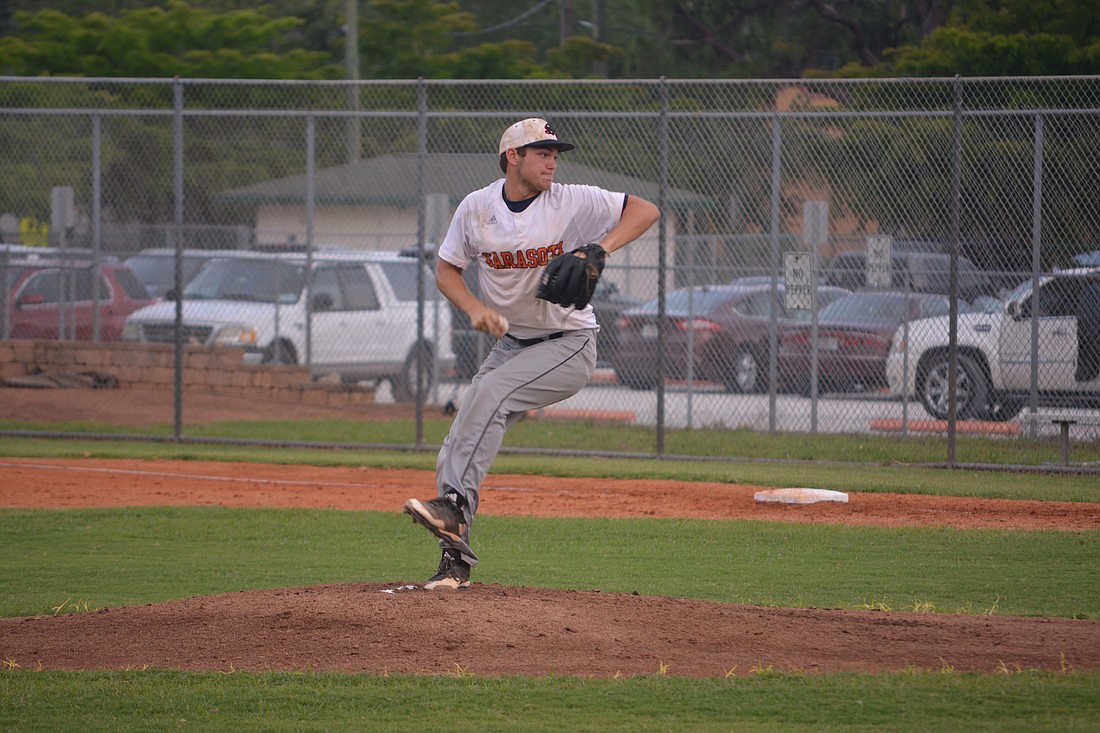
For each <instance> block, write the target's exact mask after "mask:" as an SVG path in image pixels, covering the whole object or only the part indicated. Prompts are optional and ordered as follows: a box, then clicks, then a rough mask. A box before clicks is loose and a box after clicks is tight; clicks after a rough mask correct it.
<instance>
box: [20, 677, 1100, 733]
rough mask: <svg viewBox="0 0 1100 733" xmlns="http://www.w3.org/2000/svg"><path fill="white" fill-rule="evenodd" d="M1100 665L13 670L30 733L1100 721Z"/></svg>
mask: <svg viewBox="0 0 1100 733" xmlns="http://www.w3.org/2000/svg"><path fill="white" fill-rule="evenodd" d="M1098 684H1100V675H1098V674H1092V673H1090V674H1082V673H1074V674H1056V673H1038V672H1024V673H1013V674H1004V675H972V674H965V675H964V674H939V673H917V672H898V673H891V674H882V675H859V674H837V675H788V674H776V673H767V672H766V673H761V674H757V675H748V676H738V677H730V678H724V679H704V680H690V679H682V678H674V677H659V676H653V677H635V678H630V679H621V680H588V679H576V678H556V677H544V678H536V679H530V678H518V677H516V678H511V677H509V678H484V677H470V676H448V677H429V678H425V677H407V676H391V677H377V676H370V675H336V674H319V673H308V672H307V673H301V674H275V673H267V674H244V673H233V674H186V673H182V672H165V671H156V672H134V671H131V672H112V673H102V672H94V673H80V674H75V673H61V672H37V673H33V674H13V673H0V729H3V730H12V731H15V730H19V731H35V730H49V731H68V730H80V731H88V730H93V731H99V730H102V731H107V730H110V731H153V732H156V733H160V732H161V731H166V730H187V731H218V732H221V731H228V730H246V731H252V730H264V731H435V730H447V731H456V732H457V733H465V732H466V731H469V732H471V733H475V732H492V731H524V732H525V733H526V732H528V731H529V732H530V733H541V732H542V731H546V732H547V733H561V731H577V732H578V733H581V732H587V731H591V732H593V733H605V732H607V731H629V732H630V733H635V732H637V731H688V730H690V731H730V730H737V731H749V732H750V733H757V732H759V733H764V732H772V731H796V732H797V731H807V732H809V731H813V732H815V733H816V732H817V731H876V732H877V731H933V730H944V731H946V730H953V731H954V730H965V731H979V732H980V731H1005V730H1026V731H1066V730H1097V725H1098V721H1100V696H1098V695H1097V694H1096V690H1097V687H1098Z"/></svg>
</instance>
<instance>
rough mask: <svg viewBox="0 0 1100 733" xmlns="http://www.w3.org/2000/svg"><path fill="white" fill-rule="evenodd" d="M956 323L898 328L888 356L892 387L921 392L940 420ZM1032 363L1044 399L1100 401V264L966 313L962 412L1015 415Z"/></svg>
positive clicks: (959, 388) (942, 319)
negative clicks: (951, 332) (989, 308)
mask: <svg viewBox="0 0 1100 733" xmlns="http://www.w3.org/2000/svg"><path fill="white" fill-rule="evenodd" d="M1036 304H1037V309H1036ZM1033 312H1034V313H1035V316H1036V317H1035V318H1034V319H1033V318H1032V314H1033ZM949 324H950V320H949V317H947V316H939V317H935V318H924V319H921V320H917V321H912V322H910V323H909V328H908V332H906V331H905V329H904V328H902V329H898V332H897V333H896V334H895V336H894V340H893V344H892V345H891V347H890V354H889V356H888V358H887V361H886V374H887V379H888V380H889V385H890V393H891V394H893V395H895V396H900V395H903V394H905V395H916V396H917V397H919V398H920V401H921V402H922V403H923V405H924V407H925V409H926V410H927V411H928V413H929V414H930V415H931V416H932V417H934V418H936V419H940V420H942V419H945V418H946V417H947V412H948V396H949V386H950V382H949V380H948V369H949V363H950V362H949V353H948V327H949ZM1033 328H1034V329H1035V333H1036V336H1037V349H1036V352H1035V353H1036V354H1037V356H1036V357H1035V358H1033V352H1032V331H1033ZM1033 366H1034V371H1035V376H1036V380H1037V386H1038V393H1039V396H1040V400H1041V402H1042V403H1043V404H1044V405H1047V406H1059V407H1094V406H1097V405H1100V269H1097V268H1091V269H1075V270H1061V271H1054V272H1052V273H1045V274H1043V275H1042V276H1040V278H1039V290H1038V298H1036V297H1034V293H1032V281H1031V280H1030V279H1028V280H1025V281H1024V282H1023V283H1021V284H1020V285H1019V286H1018V287H1017V288H1016V289H1015V290H1013V291H1012V292H1011V293H1010V294H1009V295H1008V296H1006V297H1005V299H1004V303H1003V305H1001V306H1000V307H999V308H997V309H996V310H994V311H993V312H985V313H983V312H977V313H960V314H959V316H958V370H957V385H956V415H957V417H959V418H960V419H967V418H970V419H976V420H1011V419H1012V418H1014V417H1016V415H1018V414H1019V412H1020V410H1021V409H1022V408H1023V406H1024V405H1025V404H1026V403H1027V401H1028V397H1029V394H1030V390H1031V385H1032V370H1033Z"/></svg>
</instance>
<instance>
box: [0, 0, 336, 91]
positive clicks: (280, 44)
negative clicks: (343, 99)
mask: <svg viewBox="0 0 1100 733" xmlns="http://www.w3.org/2000/svg"><path fill="white" fill-rule="evenodd" d="M19 19H20V21H21V32H20V34H19V35H18V36H12V37H3V38H0V69H3V71H4V73H6V74H9V75H17V76H36V75H39V74H51V75H67V76H94V77H116V76H119V77H160V78H171V77H175V76H180V77H191V78H231V79H240V78H273V79H332V78H341V77H342V76H343V72H342V69H341V68H340V67H339V66H336V65H333V64H332V63H330V57H329V54H328V53H326V52H324V51H307V50H304V49H301V48H297V47H295V46H294V45H293V43H291V42H290V41H289V40H288V34H289V33H290V32H291V31H292V30H293V29H295V28H296V27H297V26H298V25H299V24H300V22H301V21H300V20H299V19H297V18H293V17H281V18H279V17H271V16H270V15H269V11H268V10H260V9H257V10H248V9H246V10H230V11H227V12H224V13H212V12H210V11H208V10H205V9H202V8H199V7H195V6H193V5H189V4H188V3H185V2H183V1H182V0H170V2H168V4H167V6H166V7H164V8H160V7H151V8H140V9H134V10H127V11H124V12H123V13H122V14H121V15H120V16H118V17H112V16H109V15H105V14H103V13H95V12H93V13H89V14H88V15H86V16H84V17H83V18H77V17H72V16H68V15H65V14H64V13H60V12H58V11H55V10H42V11H39V12H38V13H36V14H34V15H32V16H26V15H21V16H20V17H19Z"/></svg>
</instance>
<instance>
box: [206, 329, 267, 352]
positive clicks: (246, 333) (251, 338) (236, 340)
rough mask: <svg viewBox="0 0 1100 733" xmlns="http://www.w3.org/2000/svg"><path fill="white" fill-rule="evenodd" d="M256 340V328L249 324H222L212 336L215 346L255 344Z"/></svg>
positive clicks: (247, 345) (249, 345) (246, 345)
mask: <svg viewBox="0 0 1100 733" xmlns="http://www.w3.org/2000/svg"><path fill="white" fill-rule="evenodd" d="M256 341H257V336H256V329H254V328H251V327H250V326H223V327H221V328H219V329H218V332H217V334H216V335H215V336H214V345H215V346H237V347H245V348H248V347H251V346H255V345H256Z"/></svg>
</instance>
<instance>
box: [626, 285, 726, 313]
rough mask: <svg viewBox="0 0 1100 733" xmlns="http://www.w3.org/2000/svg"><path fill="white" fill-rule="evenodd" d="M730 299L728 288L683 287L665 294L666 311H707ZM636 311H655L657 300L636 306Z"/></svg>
mask: <svg viewBox="0 0 1100 733" xmlns="http://www.w3.org/2000/svg"><path fill="white" fill-rule="evenodd" d="M729 299H730V291H729V290H728V289H712V288H685V289H683V290H673V291H672V292H670V293H668V294H667V295H666V296H665V312H666V313H708V312H710V311H711V310H713V309H714V308H716V307H718V306H719V305H721V304H722V303H725V302H727V301H728V300H729ZM636 312H643V313H656V312H657V300H656V298H654V299H653V300H650V301H649V302H647V303H645V304H643V305H640V306H638V309H637V311H636Z"/></svg>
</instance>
